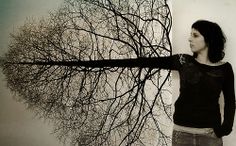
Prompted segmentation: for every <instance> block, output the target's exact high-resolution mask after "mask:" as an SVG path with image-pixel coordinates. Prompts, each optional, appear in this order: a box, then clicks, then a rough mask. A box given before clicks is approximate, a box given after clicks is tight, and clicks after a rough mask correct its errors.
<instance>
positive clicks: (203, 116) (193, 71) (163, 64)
mask: <svg viewBox="0 0 236 146" xmlns="http://www.w3.org/2000/svg"><path fill="white" fill-rule="evenodd" d="M80 65H82V66H90V67H100V66H106V67H149V68H161V69H171V70H177V71H178V72H179V75H180V94H179V97H178V99H177V101H176V102H175V112H174V116H173V119H174V123H175V124H178V125H182V126H187V127H195V128H214V131H215V133H216V135H217V136H218V137H222V136H225V135H228V134H229V133H230V132H231V131H232V127H233V122H234V115H235V93H234V73H233V70H232V66H231V64H230V63H228V62H227V63H225V64H222V65H219V66H209V65H205V64H201V63H199V62H197V61H196V60H195V59H194V57H193V56H191V55H187V54H177V55H173V56H169V57H157V58H138V59H124V60H100V61H95V62H91V61H82V62H80ZM221 91H223V95H224V103H225V104H224V116H223V117H224V119H223V122H221V121H222V119H221V113H220V106H219V97H220V93H221Z"/></svg>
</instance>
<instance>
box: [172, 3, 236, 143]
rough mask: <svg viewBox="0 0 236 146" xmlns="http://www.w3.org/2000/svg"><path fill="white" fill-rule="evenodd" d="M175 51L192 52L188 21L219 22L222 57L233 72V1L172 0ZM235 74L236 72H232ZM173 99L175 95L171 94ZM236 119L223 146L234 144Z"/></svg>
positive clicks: (235, 8) (235, 33)
mask: <svg viewBox="0 0 236 146" xmlns="http://www.w3.org/2000/svg"><path fill="white" fill-rule="evenodd" d="M172 10H173V11H172V15H173V28H172V30H173V35H172V39H173V48H174V53H180V52H181V53H191V52H190V48H189V43H188V37H189V34H190V30H191V25H192V23H193V22H195V21H196V20H198V19H207V20H210V21H214V22H216V23H218V24H219V25H220V26H221V28H222V29H223V31H224V33H225V35H226V37H227V44H226V45H227V46H226V57H225V59H224V60H225V61H229V62H230V63H231V64H232V66H233V68H234V72H235V73H236V57H235V55H236V50H235V48H236V41H235V40H236V28H235V26H236V19H235V18H236V17H235V14H236V1H235V0H172ZM235 76H236V75H235ZM174 85H175V86H174V87H175V88H174V94H173V97H177V96H178V95H177V94H178V78H177V75H176V74H174ZM174 99H175V98H174ZM235 137H236V122H235V124H234V130H233V132H232V133H231V134H230V135H229V136H227V137H224V146H236V143H235V140H234V138H235Z"/></svg>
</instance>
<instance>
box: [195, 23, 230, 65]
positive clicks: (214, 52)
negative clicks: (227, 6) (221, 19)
mask: <svg viewBox="0 0 236 146" xmlns="http://www.w3.org/2000/svg"><path fill="white" fill-rule="evenodd" d="M192 28H194V29H196V30H197V31H199V32H200V34H201V35H202V36H203V37H204V39H205V43H206V44H207V46H208V57H209V60H210V61H211V62H212V63H216V62H218V61H220V60H222V59H223V58H224V56H225V53H224V48H225V43H226V38H225V35H224V33H223V31H222V29H221V28H220V26H219V25H218V24H216V23H214V22H210V21H207V20H198V21H196V22H195V23H193V24H192ZM193 56H194V57H197V54H196V53H194V54H193Z"/></svg>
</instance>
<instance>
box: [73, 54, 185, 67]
mask: <svg viewBox="0 0 236 146" xmlns="http://www.w3.org/2000/svg"><path fill="white" fill-rule="evenodd" d="M179 56H180V55H173V56H167V57H153V58H143V57H141V58H136V59H107V60H106V59H105V60H94V61H79V62H78V63H77V65H78V66H84V67H95V68H96V67H98V68H101V67H129V68H135V67H141V68H161V69H172V70H178V69H179V68H180V66H181V63H180V61H179V60H180V58H179Z"/></svg>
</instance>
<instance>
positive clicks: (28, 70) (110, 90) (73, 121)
mask: <svg viewBox="0 0 236 146" xmlns="http://www.w3.org/2000/svg"><path fill="white" fill-rule="evenodd" d="M170 29H171V14H170V10H169V7H168V5H167V3H166V1H165V0H131V1H126V0H67V3H66V5H65V6H64V7H62V8H61V9H60V10H58V12H57V13H54V14H51V15H50V18H48V19H44V20H41V21H40V22H38V23H36V22H34V21H30V22H28V23H26V24H25V25H24V26H22V27H21V28H20V29H19V32H18V33H15V34H13V35H12V41H11V44H10V46H9V52H8V53H7V54H6V56H5V58H4V61H3V63H2V65H1V66H2V68H3V71H4V74H5V75H6V78H7V81H8V86H9V88H10V89H11V90H12V91H14V92H16V93H17V94H19V97H20V99H21V100H22V101H23V102H25V103H26V104H27V105H28V106H29V107H30V108H32V109H33V110H35V111H37V113H38V114H40V115H41V116H42V117H44V118H47V119H51V120H52V121H53V122H54V123H55V132H56V133H57V134H58V135H59V137H60V138H61V139H70V140H71V144H72V145H78V146H85V145H86V146H88V145H91V146H98V145H104V146H105V145H109V146H111V145H114V146H117V145H158V146H160V145H168V144H169V143H170V136H169V134H168V131H167V130H166V129H167V128H168V126H169V125H168V122H171V102H170V101H169V98H168V97H169V95H170V87H169V86H168V83H169V77H170V72H169V71H163V70H160V69H158V68H149V67H146V68H143V67H139V65H138V64H136V65H135V66H133V67H132V66H125V64H123V65H118V66H112V64H111V65H109V64H107V63H106V65H100V66H96V65H91V66H83V65H80V64H79V62H81V61H82V62H83V61H86V62H90V64H96V62H99V61H100V62H101V61H109V60H114V59H118V60H122V59H126V60H127V59H135V58H140V57H142V58H150V57H159V56H165V55H171V52H172V51H171V43H170V39H169V33H170ZM100 64H101V63H100ZM147 64H148V62H147Z"/></svg>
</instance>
